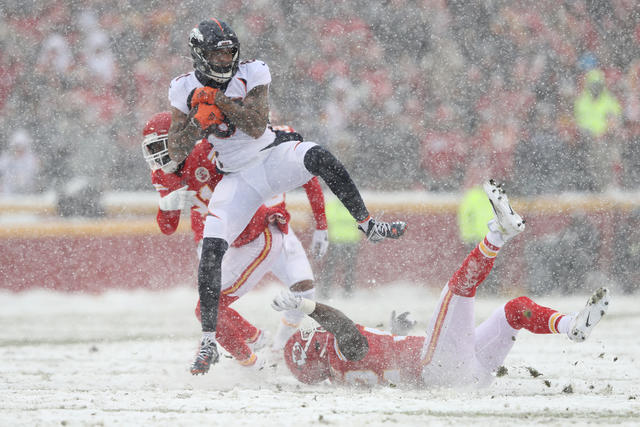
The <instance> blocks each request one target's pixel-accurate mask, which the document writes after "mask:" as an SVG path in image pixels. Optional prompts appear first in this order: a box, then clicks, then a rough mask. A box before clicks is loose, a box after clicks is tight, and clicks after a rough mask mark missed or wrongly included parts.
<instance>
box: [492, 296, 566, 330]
mask: <svg viewBox="0 0 640 427" xmlns="http://www.w3.org/2000/svg"><path fill="white" fill-rule="evenodd" d="M504 314H505V316H506V318H507V322H509V325H511V327H512V328H513V329H522V328H525V329H526V330H528V331H530V332H533V333H534V334H557V333H559V332H558V323H559V322H560V319H562V318H563V317H564V314H561V313H559V312H557V311H556V310H553V309H551V308H548V307H543V306H541V305H538V304H536V303H535V302H533V301H531V299H529V298H527V297H519V298H515V299H512V300H511V301H509V302H508V303H506V304H505V306H504Z"/></svg>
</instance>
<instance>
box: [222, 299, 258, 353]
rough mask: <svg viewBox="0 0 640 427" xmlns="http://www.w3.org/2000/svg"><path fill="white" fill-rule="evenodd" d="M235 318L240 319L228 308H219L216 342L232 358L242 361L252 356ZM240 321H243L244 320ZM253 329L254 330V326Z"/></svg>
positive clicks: (245, 337) (243, 332)
mask: <svg viewBox="0 0 640 427" xmlns="http://www.w3.org/2000/svg"><path fill="white" fill-rule="evenodd" d="M237 317H240V318H242V316H240V315H239V314H238V312H236V311H235V310H233V309H231V308H229V307H220V310H219V312H218V326H217V327H216V340H217V341H218V343H219V344H220V345H221V346H222V347H223V348H224V349H225V350H227V351H228V352H229V353H230V354H231V355H232V356H233V357H234V358H236V359H237V360H240V361H242V360H247V359H248V358H250V357H251V356H252V355H253V351H251V349H250V348H249V346H248V345H247V336H246V335H245V331H242V330H241V329H242V328H239V327H238V323H237ZM242 319H243V320H244V318H242ZM245 322H246V320H245ZM247 323H248V322H247ZM253 328H254V329H256V328H255V326H253Z"/></svg>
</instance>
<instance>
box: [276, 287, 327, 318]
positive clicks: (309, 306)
mask: <svg viewBox="0 0 640 427" xmlns="http://www.w3.org/2000/svg"><path fill="white" fill-rule="evenodd" d="M271 308H273V309H274V310H275V311H288V310H298V311H301V312H303V313H304V314H311V313H313V311H314V310H315V309H316V302H315V301H312V300H310V299H307V298H303V297H301V296H300V295H295V294H294V293H293V292H291V291H290V290H289V289H283V290H282V292H280V294H279V295H277V296H276V297H275V298H274V299H273V301H271Z"/></svg>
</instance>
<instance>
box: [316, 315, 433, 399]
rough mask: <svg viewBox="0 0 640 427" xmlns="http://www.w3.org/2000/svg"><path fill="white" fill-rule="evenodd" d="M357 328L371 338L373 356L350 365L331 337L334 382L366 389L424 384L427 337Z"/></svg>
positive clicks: (329, 351)
mask: <svg viewBox="0 0 640 427" xmlns="http://www.w3.org/2000/svg"><path fill="white" fill-rule="evenodd" d="M356 326H357V328H358V329H359V330H360V332H361V333H362V334H363V335H364V336H365V337H366V338H367V341H368V343H369V352H368V353H367V355H366V356H365V357H364V358H363V359H362V360H358V361H355V362H350V361H348V360H347V359H346V358H345V357H344V356H343V355H342V352H340V349H339V348H338V344H337V341H336V340H335V338H334V337H333V335H330V336H331V339H330V342H329V345H328V358H329V364H330V367H331V369H330V371H331V376H330V380H331V381H332V382H336V383H343V384H350V385H363V386H373V385H376V384H381V385H388V384H396V385H397V384H415V385H418V384H421V382H422V377H421V371H422V366H421V364H420V352H421V350H422V346H423V344H424V340H425V337H418V336H399V335H392V334H391V333H390V332H386V331H382V330H379V329H374V328H368V327H365V326H362V325H356Z"/></svg>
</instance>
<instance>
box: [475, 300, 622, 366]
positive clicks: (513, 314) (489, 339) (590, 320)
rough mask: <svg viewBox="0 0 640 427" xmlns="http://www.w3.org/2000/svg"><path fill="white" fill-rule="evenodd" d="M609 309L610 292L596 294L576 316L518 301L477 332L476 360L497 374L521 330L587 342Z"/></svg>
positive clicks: (509, 304) (501, 310)
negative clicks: (496, 371)
mask: <svg viewBox="0 0 640 427" xmlns="http://www.w3.org/2000/svg"><path fill="white" fill-rule="evenodd" d="M608 309H609V291H608V290H607V289H606V288H600V289H598V290H596V291H595V292H594V293H593V295H591V297H590V298H589V300H588V301H587V304H586V305H585V307H584V308H583V309H582V310H581V311H579V312H577V313H572V314H564V313H560V312H558V311H556V310H554V309H552V308H549V307H544V306H541V305H538V304H536V303H535V302H533V301H532V300H531V299H530V298H527V297H518V298H514V299H512V300H511V301H509V302H507V303H506V304H505V305H503V306H502V307H500V308H498V309H497V310H496V311H494V312H493V314H492V315H491V316H490V317H489V318H488V319H487V320H485V321H484V322H482V323H481V324H480V325H478V327H477V328H476V356H477V357H478V361H479V362H480V364H481V365H482V366H483V367H484V368H485V369H486V370H487V371H488V372H492V371H494V370H496V369H497V368H498V367H499V366H500V365H502V364H503V363H504V359H505V358H506V357H507V354H508V353H509V351H510V350H511V348H512V347H513V344H514V343H515V338H516V335H517V333H518V331H519V330H520V329H526V330H528V331H529V332H531V333H534V334H565V335H567V337H568V338H569V339H570V340H572V341H575V342H582V341H584V340H586V339H587V338H588V337H589V335H590V334H591V332H592V331H593V329H594V328H595V326H596V325H597V324H598V323H599V322H600V320H601V319H602V317H603V316H604V315H605V314H606V312H607V310H608Z"/></svg>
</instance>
